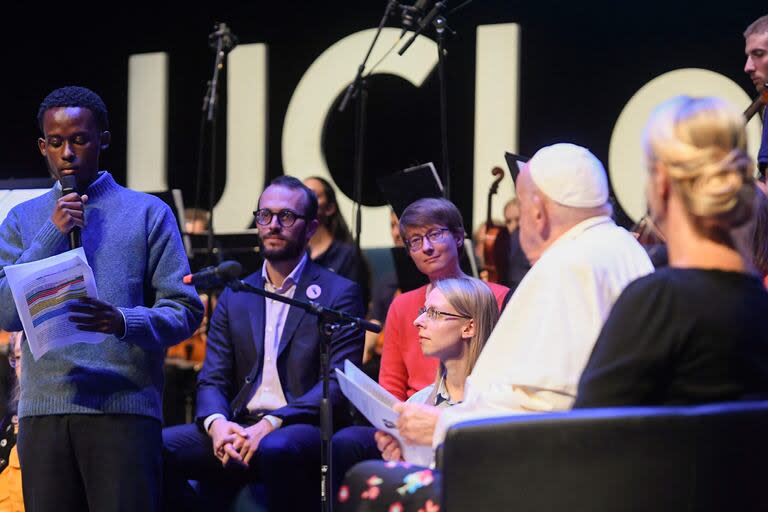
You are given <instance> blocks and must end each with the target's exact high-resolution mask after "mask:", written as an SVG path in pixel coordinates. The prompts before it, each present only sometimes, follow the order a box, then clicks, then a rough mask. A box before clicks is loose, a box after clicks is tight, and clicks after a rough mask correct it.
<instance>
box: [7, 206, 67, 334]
mask: <svg viewBox="0 0 768 512" xmlns="http://www.w3.org/2000/svg"><path fill="white" fill-rule="evenodd" d="M48 194H51V195H52V192H49V193H48ZM51 197H52V196H51ZM52 209H53V204H52V202H51V204H50V210H51V211H52ZM19 212H20V208H14V209H12V210H11V211H10V213H9V214H8V217H6V219H5V221H3V223H2V225H0V305H1V307H0V328H2V329H5V330H7V331H18V330H21V320H19V315H18V313H17V312H16V307H15V305H14V302H13V296H12V295H11V288H10V287H9V286H8V279H7V278H6V276H5V267H6V266H9V265H16V264H19V263H29V262H31V261H37V260H41V259H43V258H48V257H50V256H54V255H55V254H58V253H60V252H62V251H65V250H66V249H67V245H66V244H67V237H66V235H64V234H62V233H61V232H60V231H59V230H58V229H57V228H56V226H55V225H54V224H53V222H52V221H51V220H50V219H48V220H46V221H45V222H44V223H43V224H42V226H41V227H40V229H39V230H38V232H37V234H36V235H35V236H34V238H33V239H32V240H31V241H30V243H28V244H26V245H27V247H26V248H25V247H24V245H25V244H24V241H23V239H22V238H23V237H22V230H21V226H20V224H21V219H20V217H24V212H21V213H19Z"/></svg>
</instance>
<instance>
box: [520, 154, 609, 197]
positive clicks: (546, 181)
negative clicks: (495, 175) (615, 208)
mask: <svg viewBox="0 0 768 512" xmlns="http://www.w3.org/2000/svg"><path fill="white" fill-rule="evenodd" d="M528 169H529V171H530V173H531V178H532V179H533V182H534V183H535V184H536V186H537V187H539V189H540V190H541V191H542V192H544V194H546V195H547V197H549V198H550V199H552V200H553V201H555V202H557V203H560V204H562V205H564V206H571V207H574V208H594V207H596V206H602V205H604V204H605V203H606V202H608V178H607V177H606V174H605V168H604V167H603V164H601V163H600V160H598V159H597V157H595V155H593V154H592V153H591V152H590V151H589V150H588V149H586V148H583V147H581V146H577V145H575V144H553V145H551V146H547V147H544V148H541V149H540V150H538V151H537V152H536V154H535V155H533V158H531V159H530V160H529V161H528Z"/></svg>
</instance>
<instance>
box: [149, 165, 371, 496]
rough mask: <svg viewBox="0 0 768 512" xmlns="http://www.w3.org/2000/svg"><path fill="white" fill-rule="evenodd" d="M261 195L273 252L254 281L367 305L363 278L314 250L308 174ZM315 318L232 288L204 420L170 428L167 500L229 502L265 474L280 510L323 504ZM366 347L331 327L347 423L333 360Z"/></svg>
mask: <svg viewBox="0 0 768 512" xmlns="http://www.w3.org/2000/svg"><path fill="white" fill-rule="evenodd" d="M258 205H259V206H258V210H256V211H255V212H254V215H255V218H256V224H257V225H258V229H259V238H260V246H261V251H262V254H263V255H264V259H265V262H264V265H263V268H262V270H261V272H258V273H255V274H251V275H250V276H248V277H246V278H245V282H246V283H248V284H250V285H251V286H254V287H257V288H262V289H265V290H267V291H271V292H273V293H277V294H279V295H282V296H284V297H289V298H293V299H296V300H303V301H307V300H310V299H311V300H314V301H316V302H318V303H320V304H321V305H322V306H325V307H328V308H332V309H337V310H339V311H344V312H346V313H349V314H351V315H355V316H361V315H362V314H363V305H362V300H361V297H360V289H359V287H358V286H357V284H355V283H353V282H352V281H350V280H348V279H345V278H343V277H341V276H339V275H337V274H334V273H333V272H330V271H328V270H326V269H325V268H323V267H321V266H320V265H317V264H315V263H313V262H312V261H310V260H309V258H308V256H307V253H306V247H307V242H308V241H309V239H310V238H311V237H312V234H313V233H314V231H315V229H316V228H317V219H316V212H317V198H316V197H315V194H314V193H313V192H312V191H311V190H310V189H308V188H307V187H306V186H304V185H303V184H302V183H301V181H299V180H298V179H296V178H293V177H290V176H280V177H278V178H275V179H274V180H273V181H272V183H271V184H270V185H269V186H268V187H267V188H266V189H265V190H264V192H263V193H262V194H261V197H260V198H259V203H258ZM317 322H318V319H317V317H316V316H314V315H310V314H308V313H306V312H305V311H303V310H302V309H300V308H296V307H292V306H288V305H285V304H283V303H281V302H278V301H275V300H272V299H265V298H264V297H262V296H260V295H255V294H250V293H244V292H233V291H232V290H226V291H224V293H222V295H221V297H220V298H219V301H218V304H217V306H216V309H215V311H214V312H213V316H212V318H211V328H210V331H209V333H208V342H207V348H206V354H205V362H204V364H203V368H202V370H201V372H200V375H199V376H198V382H197V414H196V424H191V425H180V426H175V427H170V428H166V429H164V430H163V444H164V455H165V478H166V482H165V484H166V491H167V503H168V508H174V507H175V509H178V510H190V508H192V507H194V506H195V505H197V506H199V507H201V508H204V509H207V510H226V509H227V506H228V500H230V499H231V498H232V497H233V496H234V494H235V493H236V492H237V491H238V490H239V489H240V488H241V487H242V486H243V485H244V484H246V483H249V482H253V481H261V482H263V483H264V488H265V491H266V499H267V506H268V509H269V510H270V511H280V510H286V511H298V510H313V509H317V508H319V505H320V493H319V490H320V446H321V443H320V436H321V434H320V429H319V428H318V425H319V424H320V408H321V401H322V388H323V383H322V380H321V375H320V373H321V372H320V356H319V353H320V343H321V339H320V333H319V329H318V325H317ZM362 350H363V334H362V332H359V331H354V330H351V329H349V328H343V329H340V330H339V331H337V332H336V333H334V334H333V336H332V339H331V342H330V371H331V382H330V390H329V392H330V402H331V407H332V410H333V413H334V425H335V426H337V427H338V426H342V425H343V422H344V421H345V419H347V418H348V416H349V414H348V408H347V402H346V401H345V400H344V397H343V396H342V394H341V390H340V389H339V387H338V383H337V382H336V378H335V374H334V373H333V369H334V368H343V364H344V360H346V359H349V360H350V361H352V362H353V363H355V364H358V365H359V364H360V361H361V358H362ZM187 479H194V480H198V481H199V482H200V489H201V491H202V492H201V497H200V499H197V500H196V501H192V502H188V501H184V500H183V498H184V497H188V496H189V489H188V488H187V486H185V483H186V480H187ZM206 500H207V501H208V502H206ZM210 501H214V503H210Z"/></svg>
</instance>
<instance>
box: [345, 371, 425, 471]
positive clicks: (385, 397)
mask: <svg viewBox="0 0 768 512" xmlns="http://www.w3.org/2000/svg"><path fill="white" fill-rule="evenodd" d="M336 376H337V379H338V381H339V387H341V391H342V393H344V396H346V397H347V399H348V400H349V401H350V402H352V405H354V406H355V407H356V408H357V410H358V411H360V413H361V414H362V415H363V416H365V417H366V419H367V420H368V421H370V422H371V424H372V425H373V426H374V427H375V428H376V429H378V430H381V431H383V432H386V433H388V434H389V435H391V436H392V437H394V438H395V439H397V440H398V441H399V442H400V447H401V448H402V450H403V458H404V459H405V460H406V461H407V462H411V463H413V464H420V465H422V466H429V465H430V464H431V463H432V458H433V450H432V447H431V446H421V445H414V444H410V443H406V442H405V441H404V440H403V438H402V437H401V436H400V432H399V431H398V430H397V418H398V417H399V416H400V415H399V414H398V413H396V412H395V411H394V410H393V409H392V406H394V405H395V404H396V403H398V402H399V400H398V399H397V398H395V396H394V395H392V393H390V392H389V391H387V390H386V389H384V388H383V387H381V386H380V385H379V384H378V383H376V381H374V380H373V379H371V378H370V377H369V376H367V375H366V374H365V373H363V372H362V371H361V370H360V369H359V368H358V367H357V366H355V365H354V364H352V363H351V362H349V360H347V361H344V371H343V372H342V371H341V370H339V369H338V368H336Z"/></svg>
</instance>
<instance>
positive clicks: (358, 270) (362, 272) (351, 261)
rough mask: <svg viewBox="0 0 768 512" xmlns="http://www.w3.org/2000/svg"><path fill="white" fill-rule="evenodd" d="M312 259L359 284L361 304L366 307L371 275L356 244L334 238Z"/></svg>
mask: <svg viewBox="0 0 768 512" xmlns="http://www.w3.org/2000/svg"><path fill="white" fill-rule="evenodd" d="M312 261H314V262H315V263H317V264H318V265H320V266H321V267H325V268H327V269H328V270H330V271H331V272H336V273H337V274H339V275H340V276H342V277H346V278H347V279H349V280H351V281H354V282H356V283H357V284H359V285H360V288H361V289H362V291H363V304H364V305H365V306H366V307H365V309H366V310H367V309H368V307H367V306H368V301H369V300H370V294H371V286H370V282H369V281H370V278H371V276H370V271H369V270H368V263H367V262H366V261H365V258H364V257H363V255H362V254H360V252H359V251H358V250H357V246H356V245H354V244H348V243H345V242H341V241H339V240H334V241H333V242H332V243H331V245H330V246H329V247H328V249H327V250H326V251H325V252H324V253H322V254H321V255H319V256H318V257H317V258H315V259H313V260H312Z"/></svg>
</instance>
